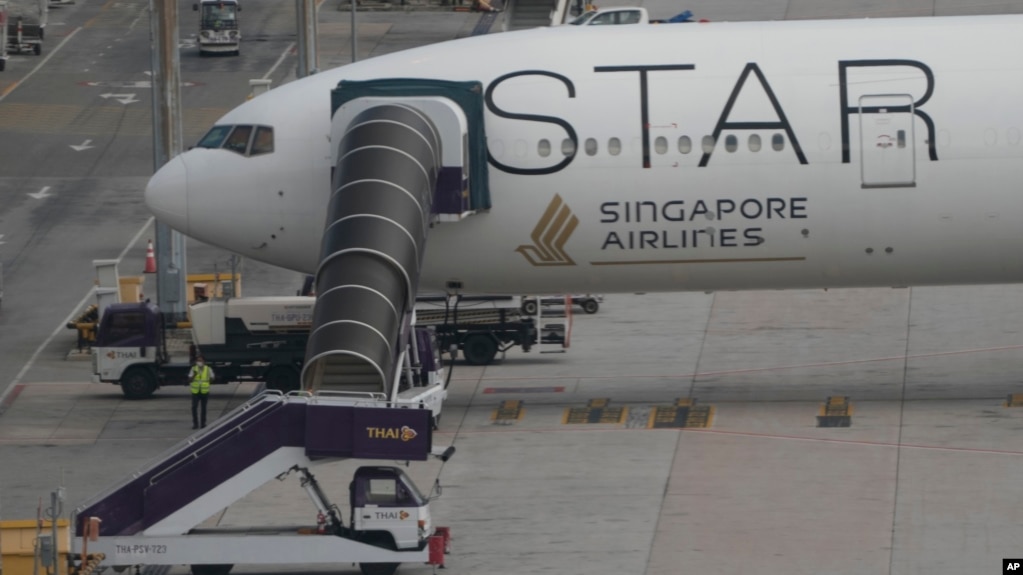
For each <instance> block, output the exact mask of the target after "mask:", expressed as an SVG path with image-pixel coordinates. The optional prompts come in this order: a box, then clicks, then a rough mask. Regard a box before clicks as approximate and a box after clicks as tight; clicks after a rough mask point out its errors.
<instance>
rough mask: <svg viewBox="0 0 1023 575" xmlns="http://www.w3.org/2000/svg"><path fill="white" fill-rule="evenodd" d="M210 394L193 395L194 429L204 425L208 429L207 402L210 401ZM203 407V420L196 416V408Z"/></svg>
mask: <svg viewBox="0 0 1023 575" xmlns="http://www.w3.org/2000/svg"><path fill="white" fill-rule="evenodd" d="M209 398H210V394H208V393H193V394H192V427H196V426H198V425H202V426H203V427H206V401H207V400H209ZM200 405H202V419H200V418H199V416H198V415H197V414H196V408H197V407H199V406H200Z"/></svg>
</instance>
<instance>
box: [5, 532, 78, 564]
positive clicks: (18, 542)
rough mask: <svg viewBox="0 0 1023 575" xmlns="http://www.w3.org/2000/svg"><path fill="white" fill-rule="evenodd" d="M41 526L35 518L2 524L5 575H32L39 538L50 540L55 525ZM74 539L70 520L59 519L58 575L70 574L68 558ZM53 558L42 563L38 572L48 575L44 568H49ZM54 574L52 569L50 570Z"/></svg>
mask: <svg viewBox="0 0 1023 575" xmlns="http://www.w3.org/2000/svg"><path fill="white" fill-rule="evenodd" d="M38 525H39V523H38V522H37V521H35V520H33V519H22V520H14V521H0V568H2V569H3V575H32V568H33V566H34V565H35V561H36V538H37V531H38V535H42V536H44V537H51V536H52V535H53V524H52V523H51V522H49V521H43V522H42V528H41V529H39V527H38ZM70 546H71V540H70V538H69V536H68V521H67V519H58V520H57V564H58V566H59V569H58V570H57V571H56V573H57V574H58V575H67V557H68V551H69V550H70ZM51 562H52V559H47V560H45V561H42V562H41V563H40V564H39V571H38V572H39V573H46V571H47V570H46V569H45V568H44V567H43V565H49V564H50V563H51ZM49 572H50V573H54V571H53V568H52V567H51V568H50V569H49Z"/></svg>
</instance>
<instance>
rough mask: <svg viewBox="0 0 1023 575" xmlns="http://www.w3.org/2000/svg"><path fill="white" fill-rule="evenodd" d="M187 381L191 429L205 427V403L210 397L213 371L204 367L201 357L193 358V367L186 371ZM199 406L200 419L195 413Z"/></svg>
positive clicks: (204, 363) (208, 367)
mask: <svg viewBox="0 0 1023 575" xmlns="http://www.w3.org/2000/svg"><path fill="white" fill-rule="evenodd" d="M188 379H189V381H191V382H192V383H191V390H192V429H199V427H206V401H207V400H208V399H209V397H210V382H211V381H213V369H211V368H210V366H208V365H206V362H205V361H204V360H203V358H202V356H201V355H197V356H196V357H195V365H193V366H192V369H190V370H189V371H188ZM200 405H201V406H202V411H201V413H202V416H201V417H200V416H199V415H198V414H197V413H196V408H198V407H199V406H200Z"/></svg>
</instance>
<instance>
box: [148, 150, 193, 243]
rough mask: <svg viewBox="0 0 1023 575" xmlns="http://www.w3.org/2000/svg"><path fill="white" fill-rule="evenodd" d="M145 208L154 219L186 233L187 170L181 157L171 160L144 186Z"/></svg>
mask: <svg viewBox="0 0 1023 575" xmlns="http://www.w3.org/2000/svg"><path fill="white" fill-rule="evenodd" d="M145 197H146V206H147V207H149V211H151V212H153V215H154V216H156V219H158V220H160V221H161V222H163V223H165V224H167V225H168V226H170V227H172V228H174V229H175V230H177V231H179V232H181V233H184V234H187V233H188V169H187V168H186V167H185V162H184V160H182V159H181V156H180V155H179V156H175V157H174V158H171V160H170V161H169V162H167V163H166V164H164V165H163V167H162V168H160V169H159V170H158V171H157V172H156V173H155V174H153V177H152V178H150V179H149V183H148V184H147V185H146V195H145Z"/></svg>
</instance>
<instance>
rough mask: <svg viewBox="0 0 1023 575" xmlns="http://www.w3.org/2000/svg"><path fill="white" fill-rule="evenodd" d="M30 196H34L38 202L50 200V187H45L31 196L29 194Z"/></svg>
mask: <svg viewBox="0 0 1023 575" xmlns="http://www.w3.org/2000/svg"><path fill="white" fill-rule="evenodd" d="M28 195H30V196H32V197H33V198H35V199H37V200H41V199H43V198H48V197H50V186H43V189H41V190H39V191H38V192H33V193H31V194H28Z"/></svg>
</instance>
